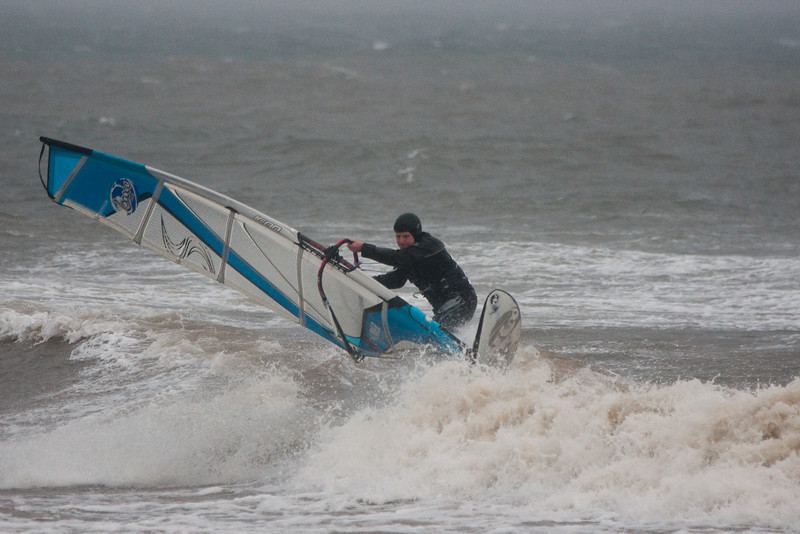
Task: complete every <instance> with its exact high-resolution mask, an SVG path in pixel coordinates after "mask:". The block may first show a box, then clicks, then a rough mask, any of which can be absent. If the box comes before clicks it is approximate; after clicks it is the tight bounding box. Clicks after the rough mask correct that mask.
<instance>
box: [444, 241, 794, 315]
mask: <svg viewBox="0 0 800 534" xmlns="http://www.w3.org/2000/svg"><path fill="white" fill-rule="evenodd" d="M454 251H455V252H456V253H457V254H459V257H460V258H461V259H462V261H463V264H464V267H465V269H466V270H467V271H468V272H469V273H470V276H471V278H472V280H473V282H475V283H477V284H479V285H481V286H484V287H487V288H488V287H495V286H499V287H506V288H509V289H511V290H512V292H513V293H514V294H515V296H516V297H517V299H518V300H519V302H520V305H521V306H522V308H523V315H524V316H525V317H526V318H528V319H529V320H531V321H533V322H535V324H537V325H540V326H547V325H559V326H563V325H572V326H583V327H592V326H617V327H619V326H633V327H656V328H658V327H668V328H669V327H702V328H737V329H753V330H770V329H773V330H780V329H787V330H795V329H798V328H800V284H798V280H800V263H799V262H797V260H796V259H794V258H781V257H758V258H754V257H749V256H724V255H718V256H714V255H688V254H685V255H676V254H658V253H649V252H641V251H635V250H619V249H611V248H604V247H585V246H573V245H558V244H549V243H517V242H496V243H493V244H491V245H486V244H480V245H477V244H473V245H464V246H461V247H457V248H455V250H454Z"/></svg>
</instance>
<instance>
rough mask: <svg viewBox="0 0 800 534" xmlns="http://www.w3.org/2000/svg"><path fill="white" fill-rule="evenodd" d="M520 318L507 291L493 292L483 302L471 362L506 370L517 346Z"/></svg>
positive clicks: (517, 308)
mask: <svg viewBox="0 0 800 534" xmlns="http://www.w3.org/2000/svg"><path fill="white" fill-rule="evenodd" d="M521 332H522V316H521V314H520V311H519V304H517V301H516V300H514V297H512V296H511V295H510V294H509V293H508V292H506V291H503V290H502V289H495V290H493V291H491V292H490V293H489V294H488V295H487V296H486V301H485V302H484V303H483V311H482V312H481V319H480V322H479V323H478V332H477V333H476V334H475V342H474V343H473V345H472V351H471V352H470V356H471V358H472V360H473V361H474V362H480V363H483V364H487V365H492V366H495V367H507V366H508V365H509V364H510V363H511V360H513V359H514V355H515V354H516V352H517V348H518V347H519V341H520V335H521Z"/></svg>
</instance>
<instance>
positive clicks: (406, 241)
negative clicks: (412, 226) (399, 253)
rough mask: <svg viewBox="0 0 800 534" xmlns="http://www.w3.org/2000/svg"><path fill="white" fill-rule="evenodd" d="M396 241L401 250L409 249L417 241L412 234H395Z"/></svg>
mask: <svg viewBox="0 0 800 534" xmlns="http://www.w3.org/2000/svg"><path fill="white" fill-rule="evenodd" d="M394 240H395V242H397V246H398V247H399V248H408V247H410V246H411V245H413V244H414V243H416V241H414V236H413V235H411V232H395V234H394Z"/></svg>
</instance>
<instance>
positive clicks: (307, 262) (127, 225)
mask: <svg viewBox="0 0 800 534" xmlns="http://www.w3.org/2000/svg"><path fill="white" fill-rule="evenodd" d="M40 140H41V141H42V150H41V152H40V154H39V176H40V179H41V180H42V185H44V187H45V189H46V190H47V194H48V195H49V196H50V198H51V199H52V200H53V201H55V202H56V203H58V204H61V205H63V206H67V207H69V208H73V209H75V210H77V211H79V212H81V213H83V214H85V215H87V216H89V217H92V218H94V219H97V220H99V221H100V222H101V223H103V224H105V225H107V226H110V227H111V228H113V229H114V230H116V231H118V232H119V233H121V234H122V235H124V236H125V237H126V238H127V239H130V240H131V241H133V242H134V243H135V244H137V245H141V246H143V247H146V248H148V249H150V250H152V251H154V252H156V253H158V254H160V255H162V256H164V257H165V258H167V259H169V260H171V261H173V262H175V263H178V264H180V265H183V266H185V267H187V268H189V269H192V270H194V271H197V272H199V273H201V274H203V275H205V276H207V277H208V278H210V279H212V280H215V281H217V282H219V283H221V284H224V285H226V286H228V287H231V288H233V289H236V290H238V291H240V292H242V293H244V294H245V295H247V296H248V297H250V298H251V299H253V300H255V301H256V302H259V303H261V304H264V305H266V306H268V307H269V308H271V309H273V310H275V311H277V312H279V313H281V314H282V315H284V316H285V317H286V318H288V319H290V320H293V321H296V322H297V323H298V324H300V325H301V326H303V327H305V328H307V329H309V330H311V331H312V332H315V333H316V334H318V335H320V336H321V337H323V338H324V339H326V340H327V341H330V342H331V343H334V344H336V345H338V346H339V347H342V348H343V349H345V350H347V352H348V353H350V355H351V356H353V358H354V359H355V360H357V361H358V360H360V359H362V358H364V357H367V356H369V357H381V356H383V355H386V354H388V353H391V352H393V351H395V350H397V349H398V348H403V347H405V346H407V345H408V344H414V345H427V344H429V345H432V346H433V347H435V348H436V349H437V350H441V351H445V352H461V351H462V349H463V348H464V344H463V343H462V342H461V341H460V340H458V339H457V338H456V337H455V336H453V335H452V334H451V333H449V332H448V331H447V330H445V329H443V328H442V327H440V326H439V324H438V323H436V322H434V321H430V320H428V318H427V317H426V316H425V314H424V313H423V312H422V311H421V310H419V309H418V308H416V307H414V306H412V305H410V304H409V303H407V302H406V301H405V300H403V299H402V298H401V297H399V296H398V295H397V294H395V293H394V292H393V291H391V290H389V289H387V288H385V287H384V286H383V285H381V284H380V283H378V282H377V281H375V280H373V279H372V278H371V277H370V276H368V275H366V274H364V273H363V272H362V271H360V270H359V269H357V268H356V265H354V264H353V263H350V262H348V261H346V260H344V259H343V258H342V257H341V255H340V254H339V253H338V246H339V245H341V244H342V243H339V244H337V245H336V246H334V247H324V246H322V245H320V244H319V243H317V242H316V241H314V240H312V239H310V238H308V237H306V236H304V235H303V234H301V233H300V232H298V231H297V230H295V229H293V228H291V227H290V226H288V225H286V224H284V223H282V222H280V221H277V220H275V219H273V218H272V217H269V216H268V215H265V214H263V213H261V212H259V211H257V210H255V209H253V208H251V207H249V206H246V205H245V204H242V203H241V202H238V201H236V200H234V199H232V198H229V197H227V196H225V195H222V194H220V193H217V192H215V191H212V190H211V189H208V188H206V187H203V186H201V185H198V184H196V183H193V182H190V181H189V180H185V179H183V178H180V177H178V176H174V175H172V174H169V173H166V172H164V171H160V170H158V169H154V168H152V167H149V166H147V165H143V164H141V163H136V162H133V161H128V160H125V159H122V158H119V157H117V156H114V155H111V154H107V153H104V152H100V151H97V150H92V149H89V148H85V147H81V146H77V145H73V144H70V143H65V142H63V141H56V140H54V139H49V138H46V137H42V138H40ZM45 150H47V159H46V161H47V169H46V172H45V173H44V174H42V169H41V167H42V160H43V157H44V153H45Z"/></svg>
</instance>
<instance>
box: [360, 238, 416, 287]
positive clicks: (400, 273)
mask: <svg viewBox="0 0 800 534" xmlns="http://www.w3.org/2000/svg"><path fill="white" fill-rule="evenodd" d="M411 248H414V247H409V248H407V249H401V250H394V249H391V248H382V247H376V246H375V245H372V244H370V243H364V247H363V248H362V249H361V255H362V256H363V257H365V258H368V259H370V260H375V261H377V262H378V263H382V264H384V265H390V266H392V267H394V268H395V269H394V271H392V272H390V273H386V274H381V275H378V276H376V277H375V280H377V281H378V282H380V283H381V284H383V285H384V286H386V287H388V288H389V289H398V288H401V287H403V285H404V284H405V283H406V281H407V280H408V273H409V269H410V267H411V265H412V264H413V263H414V256H413V252H411V251H410V249H411Z"/></svg>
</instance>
